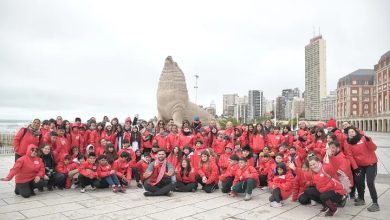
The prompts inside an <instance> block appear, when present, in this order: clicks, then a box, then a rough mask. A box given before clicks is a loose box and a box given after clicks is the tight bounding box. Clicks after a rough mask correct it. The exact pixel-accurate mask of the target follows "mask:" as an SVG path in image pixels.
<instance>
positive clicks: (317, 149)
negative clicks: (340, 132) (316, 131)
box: [307, 139, 326, 159]
mask: <svg viewBox="0 0 390 220" xmlns="http://www.w3.org/2000/svg"><path fill="white" fill-rule="evenodd" d="M307 149H308V150H309V151H313V152H314V153H315V154H316V155H317V157H318V158H321V159H322V158H324V156H325V151H326V140H321V139H318V140H317V141H316V142H315V143H314V142H313V143H311V144H309V145H308V146H307Z"/></svg>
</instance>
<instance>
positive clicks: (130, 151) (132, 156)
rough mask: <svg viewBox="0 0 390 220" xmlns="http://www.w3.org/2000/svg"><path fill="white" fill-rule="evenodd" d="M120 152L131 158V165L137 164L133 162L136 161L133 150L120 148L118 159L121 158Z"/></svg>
mask: <svg viewBox="0 0 390 220" xmlns="http://www.w3.org/2000/svg"><path fill="white" fill-rule="evenodd" d="M122 152H128V153H129V154H130V157H131V160H130V162H131V165H132V166H133V165H135V164H136V163H137V162H136V161H135V160H136V157H137V156H136V155H135V152H134V150H133V148H131V147H129V148H122V149H121V150H120V151H119V152H118V158H120V157H121V154H122Z"/></svg>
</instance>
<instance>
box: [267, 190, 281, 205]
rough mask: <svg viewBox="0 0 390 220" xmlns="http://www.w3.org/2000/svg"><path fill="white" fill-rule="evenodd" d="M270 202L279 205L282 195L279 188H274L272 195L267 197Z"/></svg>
mask: <svg viewBox="0 0 390 220" xmlns="http://www.w3.org/2000/svg"><path fill="white" fill-rule="evenodd" d="M269 201H270V202H274V201H275V202H277V203H279V202H280V201H282V193H281V192H280V188H279V187H278V188H275V189H273V190H272V195H271V196H270V197H269Z"/></svg>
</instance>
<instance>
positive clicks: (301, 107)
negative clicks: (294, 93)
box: [291, 97, 305, 118]
mask: <svg viewBox="0 0 390 220" xmlns="http://www.w3.org/2000/svg"><path fill="white" fill-rule="evenodd" d="M291 116H292V117H291V118H297V117H298V118H305V99H304V98H299V97H294V98H293V100H292V101H291Z"/></svg>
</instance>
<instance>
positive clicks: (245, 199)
mask: <svg viewBox="0 0 390 220" xmlns="http://www.w3.org/2000/svg"><path fill="white" fill-rule="evenodd" d="M251 199H252V194H248V193H247V194H245V198H244V201H249V200H251Z"/></svg>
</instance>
